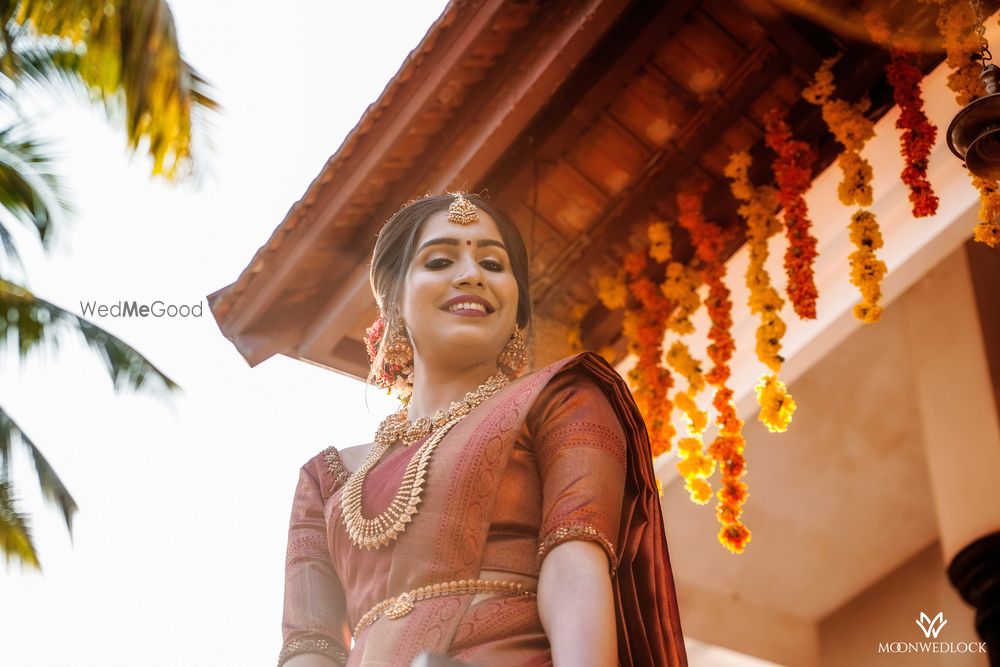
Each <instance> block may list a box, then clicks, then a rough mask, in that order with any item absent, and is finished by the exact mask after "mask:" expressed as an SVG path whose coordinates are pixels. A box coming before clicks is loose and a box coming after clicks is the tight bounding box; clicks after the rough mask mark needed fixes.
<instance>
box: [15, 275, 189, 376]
mask: <svg viewBox="0 0 1000 667" xmlns="http://www.w3.org/2000/svg"><path fill="white" fill-rule="evenodd" d="M66 331H76V332H78V333H79V334H80V335H82V336H83V339H84V340H85V341H86V342H87V345H88V346H89V347H90V349H91V350H93V351H94V352H95V353H96V354H97V355H98V356H99V357H100V358H101V360H102V361H103V362H104V367H105V369H106V370H107V372H108V375H109V376H110V377H111V380H112V382H113V383H114V386H115V390H116V391H121V390H123V389H133V390H139V389H146V390H147V391H154V392H166V391H174V390H177V389H179V388H180V387H179V386H178V385H177V383H175V382H174V381H173V380H171V379H170V378H169V377H167V376H166V375H165V374H164V373H163V372H162V371H160V369H158V368H157V367H156V366H154V365H153V364H152V362H150V361H149V360H148V359H146V357H144V356H143V355H142V354H140V353H139V352H138V351H136V350H135V349H133V348H132V347H130V346H129V345H128V344H126V343H125V342H124V341H122V340H121V339H119V338H117V337H115V336H113V335H111V334H110V333H108V332H107V331H105V330H104V329H101V328H100V327H99V326H97V325H96V324H93V323H92V322H88V321H87V320H85V319H84V318H82V317H80V316H79V315H76V314H74V313H71V312H69V311H68V310H63V309H62V308H60V307H59V306H56V305H55V304H52V303H49V302H48V301H45V300H43V299H39V298H38V297H36V296H35V295H34V294H32V293H31V292H30V291H28V290H27V289H25V288H24V287H22V286H20V285H17V284H15V283H13V282H10V281H8V280H4V279H3V278H0V344H2V343H4V342H6V343H7V344H8V345H15V346H16V347H17V349H18V352H19V355H20V357H21V358H24V357H26V356H27V355H28V354H29V353H30V352H31V351H32V350H33V349H34V348H36V347H38V346H39V345H45V346H51V347H53V348H57V347H58V344H59V343H58V337H59V336H60V335H62V334H64V333H65V332H66Z"/></svg>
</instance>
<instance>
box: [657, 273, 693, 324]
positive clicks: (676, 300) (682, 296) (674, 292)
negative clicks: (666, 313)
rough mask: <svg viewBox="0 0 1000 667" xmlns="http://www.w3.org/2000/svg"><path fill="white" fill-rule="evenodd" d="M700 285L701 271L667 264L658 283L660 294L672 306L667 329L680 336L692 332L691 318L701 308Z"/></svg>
mask: <svg viewBox="0 0 1000 667" xmlns="http://www.w3.org/2000/svg"><path fill="white" fill-rule="evenodd" d="M701 285H702V277H701V271H699V270H698V269H696V268H694V267H692V266H687V265H685V264H681V263H680V262H670V263H669V264H667V271H666V275H665V276H664V278H663V282H662V283H660V292H661V293H662V294H663V296H665V297H666V298H667V300H669V301H670V302H671V303H673V304H674V311H673V313H672V314H671V316H670V321H669V322H667V329H669V330H670V331H673V332H674V333H676V334H679V335H681V336H683V335H685V334H689V333H691V332H693V331H694V323H693V322H691V316H692V315H693V314H694V313H695V311H697V310H698V308H699V307H700V306H701V297H700V296H698V289H699V288H700V287H701Z"/></svg>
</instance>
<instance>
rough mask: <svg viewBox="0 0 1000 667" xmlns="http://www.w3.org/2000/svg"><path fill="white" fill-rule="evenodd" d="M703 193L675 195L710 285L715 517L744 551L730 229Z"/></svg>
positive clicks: (727, 540)
mask: <svg viewBox="0 0 1000 667" xmlns="http://www.w3.org/2000/svg"><path fill="white" fill-rule="evenodd" d="M703 192H704V190H698V191H694V192H680V193H678V195H677V208H678V211H679V216H678V222H679V223H680V225H681V226H682V227H683V228H684V229H686V230H687V232H688V234H690V236H691V242H692V244H693V245H694V247H695V255H696V256H697V257H698V259H699V260H700V261H701V262H702V264H703V269H702V272H703V275H704V279H705V282H706V283H708V299H707V301H706V302H705V305H706V307H707V308H708V314H709V319H710V320H711V322H712V326H711V329H710V330H709V333H708V337H709V338H710V339H711V340H712V343H711V344H710V345H709V347H708V356H709V358H711V359H712V362H713V364H714V365H713V367H712V368H711V369H710V370H709V372H708V373H707V374H706V376H705V379H706V380H707V381H708V382H709V383H710V384H712V385H714V386H715V396H714V397H713V399H712V405H713V406H714V407H715V409H716V426H717V431H718V432H717V435H716V437H715V440H714V441H713V442H712V444H711V445H710V446H709V448H708V454H709V456H711V457H712V458H713V459H714V460H715V461H716V462H717V463H718V465H719V471H720V473H721V477H722V488H721V489H720V490H719V491H718V493H717V494H716V497H717V498H718V499H719V504H718V505H717V506H716V518H717V519H718V520H719V522H720V523H721V524H722V528H721V529H720V530H719V535H718V539H719V542H720V543H721V544H722V545H723V546H724V547H726V548H727V549H729V550H730V551H732V552H733V553H742V552H743V550H744V549H745V548H746V545H747V544H748V543H749V541H750V531H749V530H748V529H747V527H746V526H745V525H744V524H743V522H742V521H741V520H740V516H741V515H742V513H743V509H742V508H743V504H744V503H745V502H746V499H747V497H748V495H749V494H748V493H746V485H745V484H743V483H742V482H740V481H739V478H740V477H743V476H744V475H745V474H746V472H747V471H746V460H745V459H744V458H743V451H744V448H745V441H744V439H743V435H742V430H743V422H742V420H740V419H739V417H738V416H737V414H736V405H735V403H734V401H733V392H732V390H731V389H729V388H728V387H727V385H726V381H727V380H728V379H729V375H730V370H729V366H728V363H729V360H730V359H731V358H732V356H733V353H734V351H735V344H734V342H733V338H732V335H731V334H730V329H731V327H732V302H731V301H730V300H729V288H727V287H726V285H725V282H724V278H725V274H726V265H725V261H724V257H723V251H724V250H725V246H726V242H727V241H728V240H729V237H730V235H731V232H724V231H723V230H722V229H720V228H719V227H718V226H717V225H713V224H711V223H709V222H707V221H706V220H705V219H704V217H703V215H702V198H703ZM685 444H686V445H687V444H689V443H685ZM690 451H691V452H692V454H693V453H694V452H695V450H694V445H693V444H692V445H691V449H690ZM699 453H700V452H699ZM688 458H690V455H689V457H688ZM696 464H697V465H700V460H698V459H696V460H695V462H694V463H693V464H692V465H691V468H690V469H688V470H687V472H690V473H692V474H694V473H697V472H700V471H702V470H703V468H701V467H695V465H696ZM733 489H742V493H739V494H738V493H733ZM689 490H690V492H691V493H692V497H696V498H704V499H705V501H706V502H707V497H706V490H708V491H710V487H709V485H708V482H707V481H706V480H704V479H702V478H700V477H693V481H691V484H690V489H689Z"/></svg>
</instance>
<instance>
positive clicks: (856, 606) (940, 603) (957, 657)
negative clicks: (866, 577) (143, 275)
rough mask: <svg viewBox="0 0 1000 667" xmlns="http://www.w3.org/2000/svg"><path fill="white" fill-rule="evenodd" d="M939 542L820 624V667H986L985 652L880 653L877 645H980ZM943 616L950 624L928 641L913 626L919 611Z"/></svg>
mask: <svg viewBox="0 0 1000 667" xmlns="http://www.w3.org/2000/svg"><path fill="white" fill-rule="evenodd" d="M945 570H946V565H945V563H944V561H943V559H942V556H941V545H940V543H935V544H932V545H931V546H930V547H928V548H926V549H924V550H923V551H921V552H920V553H918V554H917V555H916V556H914V557H913V558H912V559H910V560H909V561H907V562H906V563H904V564H903V565H902V566H900V567H899V568H898V569H896V570H895V571H893V572H891V573H890V574H889V575H887V576H886V577H885V578H884V579H882V580H881V581H879V582H878V583H876V584H875V585H873V586H872V587H871V588H869V589H868V590H866V591H864V592H863V593H861V594H860V595H858V596H856V597H855V598H854V599H852V600H851V601H850V602H848V603H847V604H845V605H844V606H843V607H841V608H840V609H838V610H837V611H836V612H834V613H832V614H830V615H829V616H827V617H826V618H825V619H823V620H822V621H820V623H819V647H820V662H819V664H820V665H821V667H841V666H842V665H843V666H853V665H907V666H908V667H909V666H910V665H926V666H928V667H929V666H931V665H949V666H952V665H955V666H957V667H987V666H988V665H989V660H988V659H987V658H986V655H985V654H983V653H967V654H959V653H938V654H935V653H905V654H881V655H880V654H879V653H878V645H879V643H880V642H882V643H886V642H894V641H902V642H927V641H932V642H934V641H937V642H953V643H958V642H978V641H979V637H978V636H977V635H976V631H975V627H974V625H973V622H974V621H973V617H974V611H973V610H972V608H970V607H969V606H968V605H967V604H965V602H964V601H963V600H962V598H961V597H960V596H959V594H958V592H957V591H955V589H954V588H952V586H951V584H950V583H949V582H948V578H947V575H946V574H945ZM921 611H923V612H925V613H926V614H927V615H928V616H931V617H932V618H933V617H934V616H935V615H937V613H938V612H939V611H940V612H944V618H946V619H947V620H948V624H947V625H945V626H944V627H943V628H942V629H941V633H940V634H939V635H938V637H937V639H933V637H932V638H931V639H930V640H928V639H927V638H926V637H924V633H923V631H921V630H920V628H919V627H917V624H916V619H917V618H918V617H919V615H920V612H921Z"/></svg>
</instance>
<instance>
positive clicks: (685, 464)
mask: <svg viewBox="0 0 1000 667" xmlns="http://www.w3.org/2000/svg"><path fill="white" fill-rule="evenodd" d="M667 364H668V365H669V366H670V367H671V368H673V369H674V370H675V371H677V372H678V373H680V374H681V375H682V376H684V378H685V379H687V389H686V390H684V391H678V392H677V393H676V394H674V405H676V406H677V408H678V409H679V410H681V412H682V413H683V414H684V421H685V422H686V423H687V430H688V435H687V437H684V438H682V439H681V440H680V441H679V442H678V456H679V457H680V461H678V463H677V472H678V473H680V475H681V477H683V478H684V488H685V489H687V492H688V493H689V494H690V496H691V501H692V502H694V503H697V504H699V505H704V504H705V503H707V502H708V500H709V498H711V491H712V489H711V486H709V485H708V482H707V478H708V477H711V476H712V473H713V472H715V461H714V460H713V459H711V458H709V457H707V456H705V454H704V453H703V449H704V443H703V439H702V433H704V431H705V428H706V427H707V426H708V413H706V412H705V411H704V410H702V409H701V408H699V407H698V403H697V402H696V400H695V399H696V397H697V396H698V394H699V393H701V390H702V389H704V388H705V377H704V375H703V374H702V370H701V363H700V362H699V361H698V360H697V359H695V358H694V357H692V356H691V351H690V350H689V349H688V346H687V344H686V343H684V342H683V341H680V340H677V341H674V343H673V344H672V345H671V346H670V349H669V350H667ZM706 488H707V489H708V493H707V494H706V492H705V490H706Z"/></svg>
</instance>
